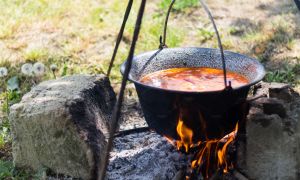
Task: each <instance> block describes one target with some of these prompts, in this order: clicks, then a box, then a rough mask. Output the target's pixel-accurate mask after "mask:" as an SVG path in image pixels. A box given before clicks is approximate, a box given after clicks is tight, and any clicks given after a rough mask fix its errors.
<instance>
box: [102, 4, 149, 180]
mask: <svg viewBox="0 0 300 180" xmlns="http://www.w3.org/2000/svg"><path fill="white" fill-rule="evenodd" d="M146 1H147V0H142V2H141V5H140V9H139V12H138V16H137V20H136V24H135V29H134V33H133V38H132V43H131V47H130V50H129V54H128V58H127V63H126V68H125V72H124V75H123V79H122V84H121V89H120V93H119V95H118V99H117V102H116V104H115V107H114V110H113V114H112V127H111V129H110V132H109V139H108V143H107V146H106V151H105V153H106V154H105V157H104V160H103V162H102V163H101V165H102V166H101V169H100V177H99V179H100V180H104V179H105V175H106V170H107V166H108V163H109V155H110V151H111V149H112V146H113V139H114V134H115V132H116V129H117V127H118V123H119V118H120V115H121V107H122V103H123V98H124V92H125V88H126V83H127V80H128V76H129V72H130V69H131V65H132V60H133V56H134V50H135V46H136V42H137V40H138V36H139V33H140V29H141V24H142V20H143V15H144V11H145V6H146Z"/></svg>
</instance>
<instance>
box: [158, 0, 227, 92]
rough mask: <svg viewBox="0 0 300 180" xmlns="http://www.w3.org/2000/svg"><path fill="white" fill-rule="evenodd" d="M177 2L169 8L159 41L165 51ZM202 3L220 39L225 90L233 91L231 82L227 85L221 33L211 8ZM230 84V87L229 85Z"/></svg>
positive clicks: (172, 2)
mask: <svg viewBox="0 0 300 180" xmlns="http://www.w3.org/2000/svg"><path fill="white" fill-rule="evenodd" d="M175 1H176V0H172V1H171V4H170V6H169V8H168V12H167V16H166V19H165V24H164V32H163V35H161V36H160V38H159V41H160V45H159V48H160V49H163V48H167V47H168V46H167V44H166V37H167V28H168V21H169V16H170V13H171V10H172V8H173V5H174V4H175ZM199 1H200V4H201V5H202V7H203V8H204V10H205V12H206V13H207V15H208V17H209V19H210V21H211V23H212V24H213V27H214V30H215V33H216V35H217V39H218V45H219V49H220V52H221V59H222V66H223V74H224V85H225V90H226V89H232V87H231V82H230V81H229V82H228V83H227V73H226V63H225V55H224V50H223V45H222V41H221V38H220V35H219V31H218V28H217V26H216V23H215V21H214V18H213V16H212V14H211V12H210V10H209V8H208V7H207V5H206V3H205V2H204V1H203V0H199ZM227 84H228V85H227Z"/></svg>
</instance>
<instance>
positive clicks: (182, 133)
mask: <svg viewBox="0 0 300 180" xmlns="http://www.w3.org/2000/svg"><path fill="white" fill-rule="evenodd" d="M176 129H177V133H178V135H179V137H180V139H181V141H177V142H176V144H177V149H178V150H179V149H181V147H184V149H185V152H188V151H189V149H190V147H191V145H192V144H193V142H192V139H193V131H192V130H191V129H189V128H188V127H187V126H186V125H185V124H184V123H183V120H182V119H181V118H180V119H179V121H178V124H177V128H176Z"/></svg>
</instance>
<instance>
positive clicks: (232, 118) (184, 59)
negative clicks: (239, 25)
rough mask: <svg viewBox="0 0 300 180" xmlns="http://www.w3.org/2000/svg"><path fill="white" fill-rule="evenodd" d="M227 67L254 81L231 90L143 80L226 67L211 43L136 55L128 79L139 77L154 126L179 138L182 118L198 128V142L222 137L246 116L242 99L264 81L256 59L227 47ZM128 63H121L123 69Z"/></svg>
mask: <svg viewBox="0 0 300 180" xmlns="http://www.w3.org/2000/svg"><path fill="white" fill-rule="evenodd" d="M224 54H225V59H226V66H227V67H226V69H227V70H228V71H232V72H237V73H239V74H242V75H244V76H245V77H246V78H247V79H248V80H249V83H248V84H247V85H245V86H242V87H239V88H233V89H232V90H220V91H208V92H184V91H174V90H168V89H162V88H157V87H151V86H148V85H145V84H142V83H140V82H139V79H140V78H141V77H142V76H143V75H146V74H148V73H152V72H155V71H159V70H164V69H169V68H176V67H177V68H178V67H211V68H218V69H222V61H221V55H220V51H219V50H217V49H209V48H196V47H187V48H165V49H161V50H157V51H151V52H146V53H143V54H140V55H137V56H135V57H134V59H133V62H132V68H131V71H130V74H129V80H130V81H132V82H134V84H135V87H136V91H137V93H138V97H139V100H140V103H141V106H142V109H143V113H144V116H145V119H146V121H147V123H148V125H149V127H150V128H151V129H153V130H155V131H156V132H157V133H159V134H161V135H164V136H167V137H170V138H173V139H179V137H178V135H177V131H176V127H177V123H178V121H179V118H181V119H182V120H183V121H184V123H185V125H186V126H187V127H188V128H190V129H192V130H193V141H194V142H198V141H204V140H207V139H220V138H222V137H224V136H225V135H226V134H228V133H230V132H231V131H232V130H233V129H234V127H235V125H236V123H237V122H238V121H239V119H241V118H244V117H243V116H245V114H243V113H242V112H243V109H242V108H243V103H244V102H245V100H246V98H247V94H248V92H249V89H250V87H251V86H252V85H254V84H256V83H258V82H259V81H261V80H262V78H263V77H264V75H265V70H264V67H263V66H262V65H261V64H260V63H259V62H258V61H257V60H255V59H253V58H250V57H247V56H244V55H241V54H237V53H233V52H229V51H225V52H224ZM125 64H126V62H125V63H124V64H123V65H122V66H121V72H122V73H124V69H125Z"/></svg>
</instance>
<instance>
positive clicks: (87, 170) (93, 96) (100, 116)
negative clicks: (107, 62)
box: [10, 75, 115, 179]
mask: <svg viewBox="0 0 300 180" xmlns="http://www.w3.org/2000/svg"><path fill="white" fill-rule="evenodd" d="M114 103H115V94H114V92H113V89H112V88H111V86H110V82H109V80H108V78H107V77H105V76H102V75H99V76H85V75H76V76H70V77H64V78H61V79H58V80H51V81H46V82H43V83H41V84H39V85H38V86H36V87H34V88H33V89H32V90H31V91H30V92H29V93H28V94H26V95H25V96H24V97H23V98H22V101H21V102H20V103H18V104H16V105H14V106H12V108H11V114H10V123H11V128H12V136H13V158H14V164H15V165H16V166H17V167H30V168H32V169H34V170H39V169H40V168H48V169H50V170H52V171H53V172H54V173H59V174H65V175H69V176H72V177H78V178H82V179H95V178H96V177H97V176H98V172H99V168H100V166H101V164H99V162H101V159H102V158H103V150H104V148H105V146H106V143H107V142H106V138H107V137H106V136H107V134H108V130H109V129H110V126H111V121H110V117H111V113H112V108H113V106H114Z"/></svg>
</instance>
